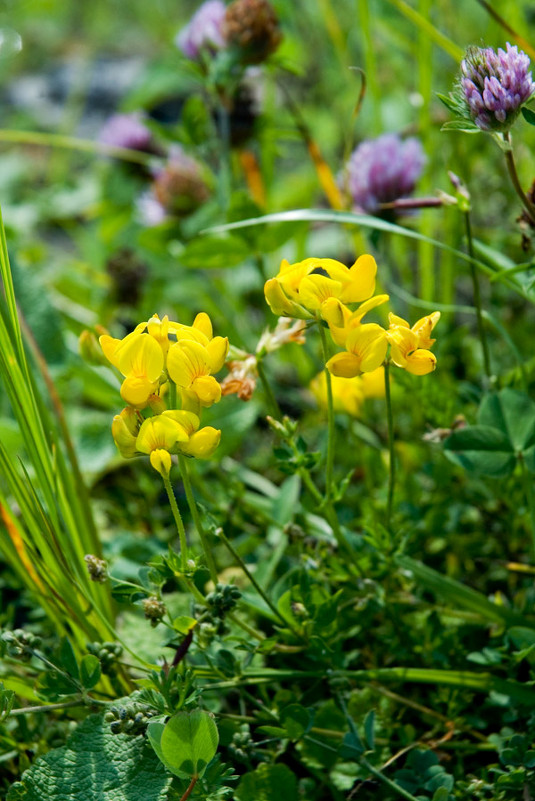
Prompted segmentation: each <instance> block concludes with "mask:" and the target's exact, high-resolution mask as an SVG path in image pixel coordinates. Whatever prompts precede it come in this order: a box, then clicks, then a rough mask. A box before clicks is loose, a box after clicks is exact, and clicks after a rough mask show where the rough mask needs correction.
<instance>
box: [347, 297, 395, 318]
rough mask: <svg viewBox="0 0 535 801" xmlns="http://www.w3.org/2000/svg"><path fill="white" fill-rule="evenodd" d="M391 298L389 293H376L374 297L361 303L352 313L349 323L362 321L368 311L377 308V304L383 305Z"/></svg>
mask: <svg viewBox="0 0 535 801" xmlns="http://www.w3.org/2000/svg"><path fill="white" fill-rule="evenodd" d="M389 299H390V298H389V296H388V295H375V296H374V297H373V298H370V299H369V300H366V301H364V303H361V304H360V306H359V307H358V309H355V311H354V312H353V314H352V315H351V318H350V320H349V324H350V325H351V326H353V325H355V323H360V321H361V320H362V318H363V317H364V315H365V314H368V312H370V311H371V310H372V309H375V308H376V307H377V306H381V305H382V304H383V303H386V302H387V300H389Z"/></svg>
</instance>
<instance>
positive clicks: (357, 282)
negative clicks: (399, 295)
mask: <svg viewBox="0 0 535 801" xmlns="http://www.w3.org/2000/svg"><path fill="white" fill-rule="evenodd" d="M376 273H377V264H376V262H375V259H374V258H373V256H369V255H367V254H366V255H363V256H360V257H359V258H358V259H357V261H356V262H355V263H354V264H353V266H352V267H351V268H350V269H349V270H348V278H347V283H344V288H343V290H342V293H341V295H340V300H341V301H342V302H343V303H360V302H361V301H363V300H367V299H368V298H369V297H371V295H373V293H374V290H375V276H376Z"/></svg>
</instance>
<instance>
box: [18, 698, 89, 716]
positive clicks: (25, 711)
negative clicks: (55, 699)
mask: <svg viewBox="0 0 535 801" xmlns="http://www.w3.org/2000/svg"><path fill="white" fill-rule="evenodd" d="M84 703H85V702H84V700H83V699H82V698H80V699H77V700H73V701H62V702H61V703H59V704H43V705H42V706H21V707H20V708H19V709H12V710H11V712H10V713H9V714H10V715H11V716H13V715H29V714H30V712H51V711H52V710H54V709H70V708H71V707H74V706H82V705H83V704H84Z"/></svg>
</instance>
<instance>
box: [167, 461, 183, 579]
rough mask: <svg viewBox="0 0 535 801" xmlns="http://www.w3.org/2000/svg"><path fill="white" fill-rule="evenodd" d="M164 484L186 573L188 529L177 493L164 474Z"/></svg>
mask: <svg viewBox="0 0 535 801" xmlns="http://www.w3.org/2000/svg"><path fill="white" fill-rule="evenodd" d="M162 478H163V484H164V487H165V491H166V492H167V497H168V498H169V505H170V506H171V511H172V513H173V517H174V519H175V523H176V527H177V531H178V537H179V539H180V556H181V559H182V571H183V572H184V573H185V572H186V571H187V569H188V564H187V563H188V543H187V540H186V529H185V528H184V522H183V520H182V516H181V514H180V511H179V508H178V504H177V502H176V498H175V493H174V492H173V487H172V486H171V482H170V480H169V476H168V475H164V474H162Z"/></svg>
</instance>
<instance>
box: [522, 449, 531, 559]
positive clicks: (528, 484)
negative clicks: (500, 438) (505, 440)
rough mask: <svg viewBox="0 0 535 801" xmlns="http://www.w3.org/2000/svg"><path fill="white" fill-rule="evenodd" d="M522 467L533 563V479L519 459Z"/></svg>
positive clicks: (523, 462)
mask: <svg viewBox="0 0 535 801" xmlns="http://www.w3.org/2000/svg"><path fill="white" fill-rule="evenodd" d="M520 464H521V467H522V480H523V482H524V492H525V493H526V500H527V502H528V507H529V516H530V528H531V559H532V561H533V562H535V495H534V493H533V477H532V476H530V474H529V473H528V469H527V467H526V463H525V461H524V459H522V458H521V459H520Z"/></svg>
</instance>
